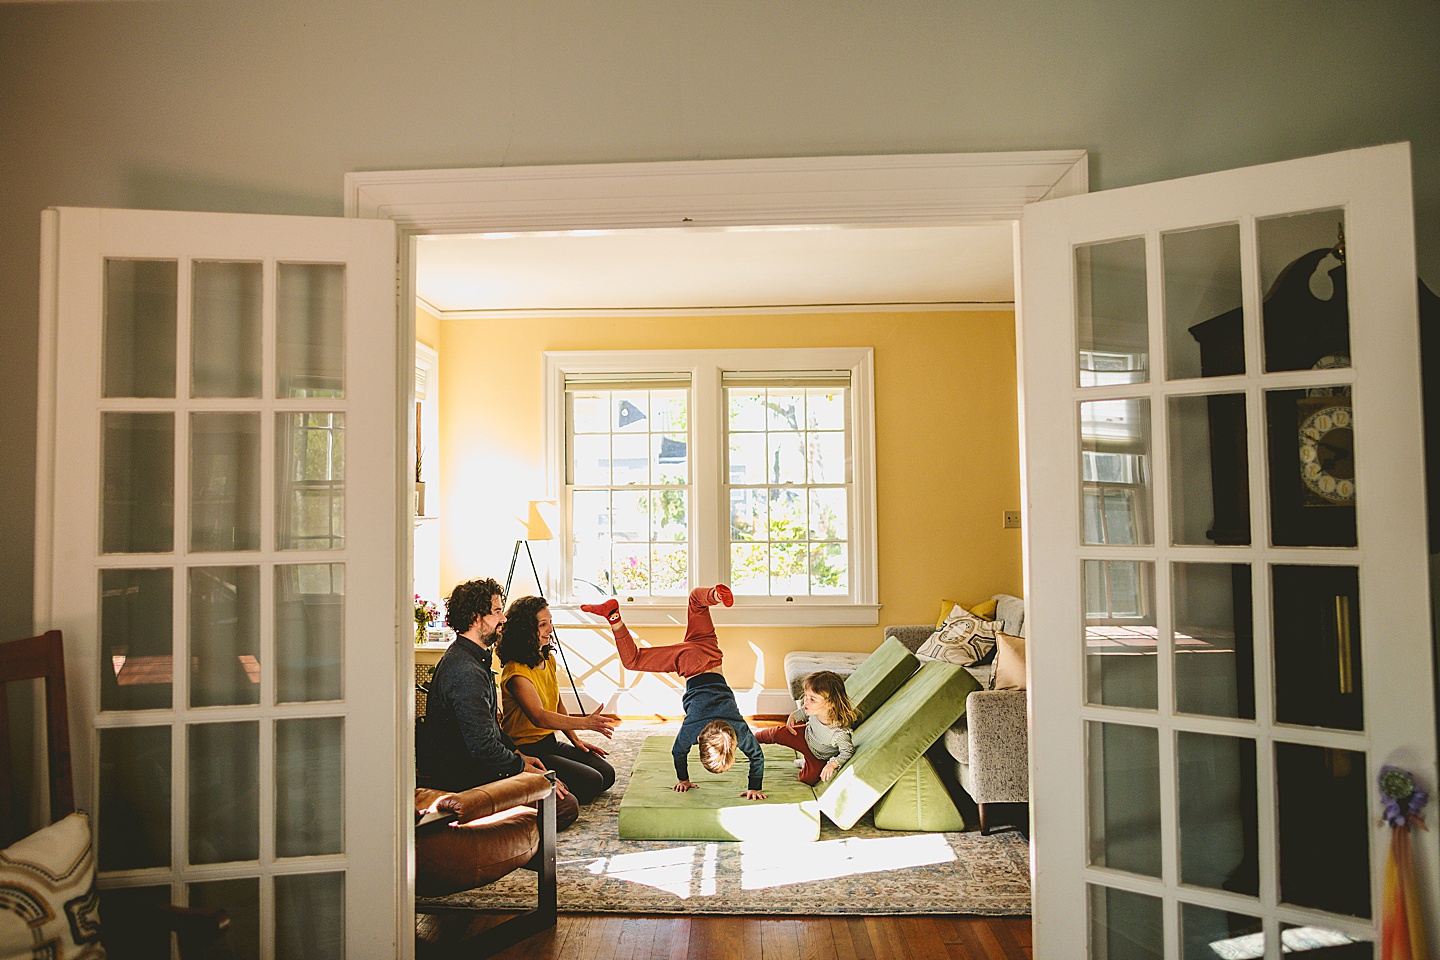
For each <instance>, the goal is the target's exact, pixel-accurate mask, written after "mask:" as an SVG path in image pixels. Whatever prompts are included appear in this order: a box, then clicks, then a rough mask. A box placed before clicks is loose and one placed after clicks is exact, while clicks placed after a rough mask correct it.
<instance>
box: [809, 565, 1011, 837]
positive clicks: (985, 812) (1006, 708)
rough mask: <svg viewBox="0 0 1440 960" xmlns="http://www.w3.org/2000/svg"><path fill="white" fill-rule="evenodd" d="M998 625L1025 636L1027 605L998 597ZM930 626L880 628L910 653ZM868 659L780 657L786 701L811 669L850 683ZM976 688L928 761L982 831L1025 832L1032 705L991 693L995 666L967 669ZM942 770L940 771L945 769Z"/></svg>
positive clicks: (1005, 694) (928, 633)
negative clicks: (959, 793)
mask: <svg viewBox="0 0 1440 960" xmlns="http://www.w3.org/2000/svg"><path fill="white" fill-rule="evenodd" d="M992 599H994V600H995V601H996V610H995V620H996V621H997V625H998V626H999V628H1000V629H1001V630H1002V631H1004V632H1005V633H1007V634H1011V635H1013V636H1016V637H1023V636H1024V635H1025V605H1024V601H1022V600H1021V599H1020V598H1018V597H1013V596H1010V595H1008V594H996V595H995V596H994V597H993V598H992ZM935 629H936V627H935V625H934V624H928V623H924V624H907V625H900V626H889V627H886V628H885V639H886V640H889V639H892V638H893V639H895V640H897V641H899V642H900V643H901V644H903V645H904V646H905V648H906V649H907V650H909V651H910V652H912V653H914V652H915V651H917V650H919V649H920V648H921V646H922V645H923V644H924V643H925V642H926V640H928V639H929V638H930V636H931V635H932V634H933V633H934V632H935ZM868 656H869V654H865V653H826V652H822V651H806V650H802V651H795V652H792V653H789V654H787V655H786V657H785V675H786V680H787V681H788V682H789V684H790V690H791V694H792V695H793V696H794V697H796V699H799V696H800V693H801V689H800V683H801V680H802V679H803V678H804V676H805V675H806V674H808V673H811V672H813V671H815V670H833V671H835V672H836V673H839V674H840V675H841V676H844V677H848V676H849V675H850V674H852V673H853V672H854V671H855V669H856V668H857V667H858V666H859V664H860V663H863V662H864V661H865V659H866V658H867V657H868ZM965 669H966V670H967V671H968V672H969V673H970V674H971V675H972V676H974V678H975V679H976V681H978V682H979V684H980V687H981V689H979V690H976V691H974V692H972V693H970V694H969V696H967V697H966V700H965V712H964V714H963V715H962V716H961V717H960V718H959V719H958V720H957V721H956V722H955V723H954V724H953V725H951V726H950V727H949V729H947V730H946V731H945V732H944V734H943V736H942V737H941V738H940V741H939V743H938V744H937V745H936V748H935V749H932V750H931V751H930V754H929V756H930V758H931V760H932V761H939V764H940V765H941V767H942V768H941V769H940V773H941V776H942V779H943V780H945V781H947V782H952V783H953V784H954V785H956V786H958V787H960V788H963V790H964V791H965V793H966V794H968V795H969V797H970V799H971V800H973V801H974V802H975V806H976V810H977V814H978V818H979V821H980V831H981V833H983V834H987V835H988V834H989V833H992V832H993V831H994V830H995V829H997V828H999V827H1001V826H1015V827H1017V828H1018V829H1020V830H1021V831H1022V832H1025V833H1028V832H1029V802H1030V766H1029V764H1030V749H1029V735H1028V709H1029V699H1028V696H1027V694H1026V691H1025V690H1023V689H1018V690H1017V689H1003V690H992V689H989V687H990V685H991V679H992V676H993V673H994V662H993V661H991V662H988V663H983V664H980V665H978V666H968V667H966V668H965ZM947 766H948V769H945V768H944V767H947Z"/></svg>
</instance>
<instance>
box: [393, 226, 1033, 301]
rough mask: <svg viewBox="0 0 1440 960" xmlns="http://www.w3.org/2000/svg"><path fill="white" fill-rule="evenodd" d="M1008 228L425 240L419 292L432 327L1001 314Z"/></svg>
mask: <svg viewBox="0 0 1440 960" xmlns="http://www.w3.org/2000/svg"><path fill="white" fill-rule="evenodd" d="M1011 238H1012V224H1010V223H998V224H981V225H965V226H819V227H743V228H706V229H663V230H653V229H647V230H598V231H593V230H592V231H573V232H564V233H508V234H481V235H463V236H461V235H455V236H426V237H421V238H420V241H419V253H418V258H417V265H416V292H417V294H418V296H419V297H420V299H421V301H423V304H424V305H425V306H427V307H428V308H429V309H431V310H432V311H434V312H435V313H436V314H437V315H438V316H440V317H443V318H451V317H454V318H463V317H485V316H506V315H516V314H521V313H532V312H556V311H570V312H592V311H611V310H623V309H641V310H662V311H663V310H666V309H685V310H689V309H696V308H702V309H703V308H707V307H722V308H744V307H806V306H820V307H839V306H854V305H866V304H886V305H890V304H896V305H906V304H912V305H914V304H968V303H982V304H990V303H996V304H1007V305H1008V304H1009V303H1010V302H1012V301H1013V300H1014V298H1015V290H1014V288H1015V283H1014V254H1013V245H1012V239H1011Z"/></svg>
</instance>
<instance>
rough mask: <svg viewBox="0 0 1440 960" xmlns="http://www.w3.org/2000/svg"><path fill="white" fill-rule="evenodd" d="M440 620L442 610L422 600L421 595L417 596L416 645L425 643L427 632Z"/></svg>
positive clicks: (431, 602)
mask: <svg viewBox="0 0 1440 960" xmlns="http://www.w3.org/2000/svg"><path fill="white" fill-rule="evenodd" d="M439 619H440V609H439V608H438V607H436V606H435V604H434V602H433V601H430V600H422V599H421V598H420V594H418V593H417V594H415V643H416V644H417V645H418V644H422V643H424V642H425V631H426V630H428V629H429V627H430V624H432V623H434V622H435V621H436V620H439Z"/></svg>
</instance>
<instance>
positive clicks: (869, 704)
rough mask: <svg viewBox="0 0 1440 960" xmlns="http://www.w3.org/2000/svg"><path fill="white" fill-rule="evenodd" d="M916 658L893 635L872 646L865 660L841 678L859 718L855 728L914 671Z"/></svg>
mask: <svg viewBox="0 0 1440 960" xmlns="http://www.w3.org/2000/svg"><path fill="white" fill-rule="evenodd" d="M919 666H920V661H919V659H917V658H916V656H915V654H913V653H911V652H910V651H909V650H907V649H906V648H905V644H903V643H901V642H900V641H899V640H896V639H895V638H894V637H887V638H886V639H885V642H884V643H882V644H880V646H878V647H876V648H875V652H874V653H872V654H870V656H868V657H866V658H865V662H864V663H862V664H860V666H858V667H856V668H855V672H854V673H852V674H850V676H849V678H848V679H847V680H846V681H845V692H846V693H847V694H848V695H849V696H850V703H851V704H853V705H854V707H855V713H856V714H857V715H858V716H859V718H860V719H858V720H856V721H855V726H857V727H859V726H860V725H861V724H863V723H864V722H865V721H866V719H867V718H869V717H870V716H871V715H872V714H874V713H875V711H876V710H877V709H878V708H879V707H880V705H881V704H883V703H884V702H885V701H886V700H889V699H890V695H891V694H893V693H894V692H895V691H896V690H899V689H900V686H901V684H903V683H904V682H905V681H906V680H909V679H910V677H911V676H912V675H913V674H914V673H915V671H916V669H917V668H919Z"/></svg>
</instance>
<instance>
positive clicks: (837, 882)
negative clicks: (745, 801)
mask: <svg viewBox="0 0 1440 960" xmlns="http://www.w3.org/2000/svg"><path fill="white" fill-rule="evenodd" d="M677 728H678V724H674V723H670V724H641V723H634V722H627V723H624V724H622V725H621V726H620V727H619V728H618V729H617V730H616V732H615V739H614V740H612V741H610V743H609V744H607V746H608V747H609V749H610V760H611V762H612V763H614V765H615V770H616V782H615V786H614V787H612V788H611V789H610V790H609V791H608V792H607V793H605V794H602V795H601V796H600V797H599V798H598V799H597V800H596V801H595V802H594V803H592V804H590V805H589V806H588V807H582V808H581V809H580V820H579V821H578V822H577V823H576V824H575V825H574V826H572V827H571V828H570V829H569V830H566V831H565V832H563V833H561V834H560V835H559V837H558V842H557V852H558V856H557V859H558V873H559V894H560V912H561V913H633V914H666V913H685V914H692V913H711V914H736V915H738V914H766V915H786V914H791V915H808V916H828V915H890V914H983V915H1002V914H1028V913H1029V912H1030V868H1029V860H1030V851H1029V847H1028V845H1027V844H1026V841H1025V840H1024V838H1023V837H1021V836H1020V835H1019V834H1018V833H1014V832H1006V833H998V834H995V835H994V836H989V837H982V836H980V833H979V831H978V830H974V831H970V832H966V833H897V832H895V831H891V830H877V829H876V828H875V826H874V824H873V823H872V822H871V819H870V817H869V815H866V817H865V818H864V819H862V820H861V821H860V822H859V823H858V824H856V825H855V827H854V828H853V829H850V830H841V829H840V828H838V827H836V826H835V825H834V824H833V823H831V822H830V821H829V820H823V822H822V826H821V830H820V839H819V840H818V841H815V842H796V843H793V844H775V843H766V844H755V843H711V842H704V841H701V842H689V843H687V842H681V841H636V840H619V839H617V837H616V824H617V822H618V818H619V811H620V798H621V797H622V796H623V795H624V793H625V786H626V784H627V783H628V782H629V779H630V766H631V764H632V763H633V762H634V760H635V755H636V753H637V752H638V751H639V749H640V744H641V742H642V741H643V740H644V739H645V737H647V736H650V735H652V734H670V735H673V734H674V732H675V730H676V729H677ZM588 736H589V738H590V739H592V740H593V739H596V738H595V737H594V735H588ZM423 902H427V903H444V904H448V905H453V906H469V907H476V908H479V909H483V910H497V911H520V910H526V909H529V908H530V907H533V906H534V904H535V875H534V874H533V873H531V872H530V871H528V870H516V871H515V872H514V873H511V874H510V875H509V876H507V877H504V878H502V879H501V880H499V881H497V882H495V883H493V884H491V885H490V886H488V887H481V888H479V889H477V890H474V891H466V892H463V893H458V894H454V895H453V896H450V897H445V898H441V899H439V900H434V901H423Z"/></svg>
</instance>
